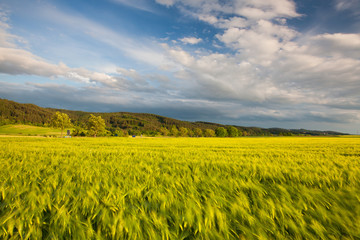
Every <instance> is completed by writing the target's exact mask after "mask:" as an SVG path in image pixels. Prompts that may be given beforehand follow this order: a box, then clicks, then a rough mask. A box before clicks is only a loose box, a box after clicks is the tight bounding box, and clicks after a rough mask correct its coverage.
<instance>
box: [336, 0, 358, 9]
mask: <svg viewBox="0 0 360 240" xmlns="http://www.w3.org/2000/svg"><path fill="white" fill-rule="evenodd" d="M359 7H360V0H335V8H336V9H337V10H339V11H343V10H348V9H359Z"/></svg>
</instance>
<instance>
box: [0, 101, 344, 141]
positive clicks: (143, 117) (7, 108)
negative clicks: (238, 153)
mask: <svg viewBox="0 0 360 240" xmlns="http://www.w3.org/2000/svg"><path fill="white" fill-rule="evenodd" d="M56 111H59V112H63V113H66V114H68V115H69V117H70V118H71V121H72V122H73V124H74V125H75V126H78V127H81V128H84V129H85V128H86V124H87V121H88V119H89V116H90V114H94V115H97V116H101V117H102V118H103V119H104V120H105V122H106V126H107V129H108V130H109V131H111V132H114V131H116V130H123V131H127V132H128V133H129V134H132V133H133V132H137V133H145V134H148V135H156V133H159V132H161V131H162V130H164V129H168V130H169V131H170V130H171V129H172V128H173V127H174V126H175V127H176V128H177V129H180V128H186V129H188V130H189V131H194V130H195V129H201V130H202V131H203V132H205V131H206V129H211V130H216V129H217V128H219V127H224V128H228V127H229V126H227V125H221V124H216V123H208V122H187V121H180V120H176V119H173V118H168V117H163V116H159V115H155V114H148V113H130V112H115V113H90V112H82V111H70V110H64V109H53V108H42V107H39V106H36V105H34V104H22V103H17V102H14V101H9V100H6V99H0V124H1V125H5V124H17V123H19V124H20V123H21V124H29V125H36V126H47V125H48V124H49V122H50V119H51V117H52V115H53V114H54V113H55V112H56ZM235 127H236V128H237V129H238V131H239V135H248V136H267V135H294V134H295V135H299V134H306V135H343V134H342V133H338V132H333V131H325V132H324V131H311V130H304V129H300V130H299V129H297V130H288V129H281V128H270V129H264V128H257V127H240V126H235Z"/></svg>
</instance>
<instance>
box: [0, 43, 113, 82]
mask: <svg viewBox="0 0 360 240" xmlns="http://www.w3.org/2000/svg"><path fill="white" fill-rule="evenodd" d="M0 73H5V74H10V75H37V76H42V77H49V78H52V77H65V78H68V79H70V80H75V81H82V82H85V83H89V82H91V81H92V82H99V83H102V84H105V85H107V84H110V83H112V82H114V81H115V79H114V78H113V77H112V76H110V75H107V74H105V73H98V72H92V71H89V70H87V69H84V68H70V67H68V66H66V65H65V64H64V63H59V64H52V63H49V62H47V61H46V60H44V59H42V58H40V57H38V56H36V55H34V54H32V53H31V52H29V51H26V50H22V49H14V48H0Z"/></svg>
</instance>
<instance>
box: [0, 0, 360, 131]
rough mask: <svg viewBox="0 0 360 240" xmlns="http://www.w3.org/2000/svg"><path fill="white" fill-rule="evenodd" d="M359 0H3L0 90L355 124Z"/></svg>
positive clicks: (222, 116) (230, 116) (234, 116)
mask: <svg viewBox="0 0 360 240" xmlns="http://www.w3.org/2000/svg"><path fill="white" fill-rule="evenodd" d="M359 92H360V0H318V1H310V0H302V1H292V0H273V1H264V0H233V1H227V0H102V1H100V0H87V1H85V0H77V1H67V0H61V1H60V0H2V1H1V2H0V98H6V99H10V100H14V101H18V102H22V103H34V104H37V105H40V106H43V107H55V108H66V109H73V110H83V111H97V112H117V111H130V112H147V113H154V114H160V115H164V116H168V117H173V118H178V119H182V120H189V121H210V122H217V123H224V124H234V125H240V126H259V127H283V128H307V129H319V130H337V131H344V132H349V133H357V132H358V131H360V111H359V110H360V94H359Z"/></svg>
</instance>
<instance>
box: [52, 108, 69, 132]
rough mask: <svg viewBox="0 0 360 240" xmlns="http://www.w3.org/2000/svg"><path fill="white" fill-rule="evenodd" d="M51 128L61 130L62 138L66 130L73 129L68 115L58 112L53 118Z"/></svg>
mask: <svg viewBox="0 0 360 240" xmlns="http://www.w3.org/2000/svg"><path fill="white" fill-rule="evenodd" d="M51 126H53V127H54V128H60V129H61V135H60V136H61V137H62V136H63V132H64V129H65V128H70V127H72V124H71V120H70V118H69V116H68V115H67V114H66V113H61V112H56V113H55V114H54V115H53V116H52V118H51Z"/></svg>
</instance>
